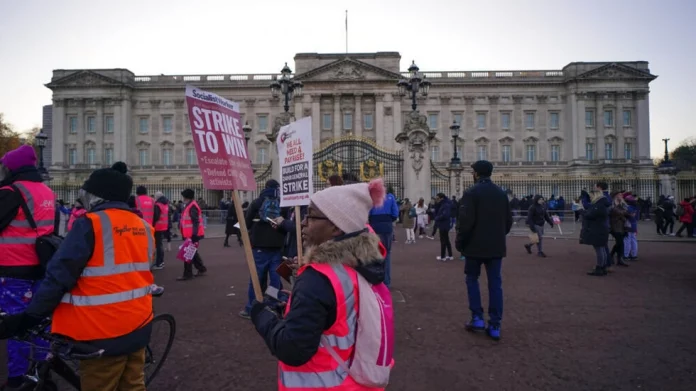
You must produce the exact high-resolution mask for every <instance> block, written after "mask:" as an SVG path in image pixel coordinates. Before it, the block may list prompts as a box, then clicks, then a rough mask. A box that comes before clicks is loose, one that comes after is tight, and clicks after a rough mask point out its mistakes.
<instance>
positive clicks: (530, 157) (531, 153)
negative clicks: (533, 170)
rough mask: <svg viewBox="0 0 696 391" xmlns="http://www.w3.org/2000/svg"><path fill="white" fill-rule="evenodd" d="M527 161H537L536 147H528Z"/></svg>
mask: <svg viewBox="0 0 696 391" xmlns="http://www.w3.org/2000/svg"><path fill="white" fill-rule="evenodd" d="M527 161H528V162H534V161H536V145H527Z"/></svg>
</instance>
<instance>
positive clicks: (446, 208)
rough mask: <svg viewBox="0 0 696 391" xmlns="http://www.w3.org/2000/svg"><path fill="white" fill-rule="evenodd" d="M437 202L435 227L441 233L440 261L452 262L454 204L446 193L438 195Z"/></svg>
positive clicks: (438, 258)
mask: <svg viewBox="0 0 696 391" xmlns="http://www.w3.org/2000/svg"><path fill="white" fill-rule="evenodd" d="M435 200H436V201H437V213H436V214H435V225H436V226H437V229H438V230H439V231H440V256H439V257H437V260H438V261H443V262H445V261H451V260H452V243H450V237H449V232H450V227H451V220H450V219H451V216H452V202H451V201H450V200H449V199H448V198H447V196H446V195H445V193H438V194H437V196H436V198H435Z"/></svg>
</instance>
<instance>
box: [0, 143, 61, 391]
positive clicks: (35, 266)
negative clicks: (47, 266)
mask: <svg viewBox="0 0 696 391" xmlns="http://www.w3.org/2000/svg"><path fill="white" fill-rule="evenodd" d="M42 181H43V179H42V178H41V174H40V173H39V171H38V170H37V168H36V153H35V152H34V148H32V147H31V146H28V145H23V146H21V147H19V148H17V149H14V150H12V151H9V152H7V153H6V154H5V155H4V156H3V157H2V159H0V252H2V257H0V280H1V281H2V283H0V308H2V310H3V312H5V313H7V314H10V315H14V314H18V313H21V312H22V311H24V310H25V309H26V308H27V305H29V304H30V302H31V300H32V297H33V295H34V294H35V293H36V290H37V288H38V281H39V280H41V278H42V277H43V269H42V267H41V264H40V261H39V257H38V254H37V252H36V246H35V244H34V241H35V239H36V237H37V236H42V235H49V234H52V233H53V232H54V229H55V227H54V218H55V214H56V206H55V205H56V200H55V196H54V194H53V192H52V191H51V189H49V188H48V186H46V185H45V184H43V183H42ZM23 205H26V209H25V207H23ZM27 211H28V212H29V213H31V217H32V218H33V219H34V221H35V222H36V225H37V231H35V230H34V229H33V228H31V226H30V225H29V224H28V219H27V217H28V216H27V214H26V213H27ZM23 239H24V240H23ZM17 242H22V243H17ZM32 342H35V343H36V344H38V346H40V347H46V346H47V344H46V343H45V342H44V341H41V340H36V341H32ZM30 353H32V358H33V359H38V360H43V359H44V358H45V354H44V353H43V352H41V351H40V350H39V351H37V350H32V349H30V346H29V345H28V344H27V343H25V342H19V341H15V340H10V341H7V355H6V356H7V374H8V376H9V377H8V380H7V387H8V388H7V389H8V390H9V389H13V388H14V387H19V386H21V384H22V376H23V375H24V374H26V373H27V370H28V369H29V362H28V361H27V359H28V358H30Z"/></svg>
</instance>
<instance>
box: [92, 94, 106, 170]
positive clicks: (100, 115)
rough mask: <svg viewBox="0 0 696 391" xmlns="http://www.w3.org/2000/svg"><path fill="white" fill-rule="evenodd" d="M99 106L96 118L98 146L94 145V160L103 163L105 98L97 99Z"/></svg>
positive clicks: (97, 106) (97, 105)
mask: <svg viewBox="0 0 696 391" xmlns="http://www.w3.org/2000/svg"><path fill="white" fill-rule="evenodd" d="M95 103H96V108H97V117H96V118H95V119H94V120H95V121H97V123H96V131H97V134H96V139H97V140H96V141H97V142H96V144H97V145H96V146H95V147H94V148H95V150H94V162H95V163H96V164H100V163H101V164H103V161H104V159H103V158H102V157H103V154H104V100H103V99H101V98H99V99H96V100H95Z"/></svg>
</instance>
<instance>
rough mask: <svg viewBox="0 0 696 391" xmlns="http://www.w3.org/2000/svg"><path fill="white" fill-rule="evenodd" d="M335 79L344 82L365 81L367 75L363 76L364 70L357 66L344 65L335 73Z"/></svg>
mask: <svg viewBox="0 0 696 391" xmlns="http://www.w3.org/2000/svg"><path fill="white" fill-rule="evenodd" d="M333 77H334V78H336V79H342V80H344V79H348V80H354V79H364V78H365V75H364V74H363V72H362V70H360V68H358V67H356V66H355V65H351V64H344V65H341V66H340V67H338V69H336V72H334V74H333Z"/></svg>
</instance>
